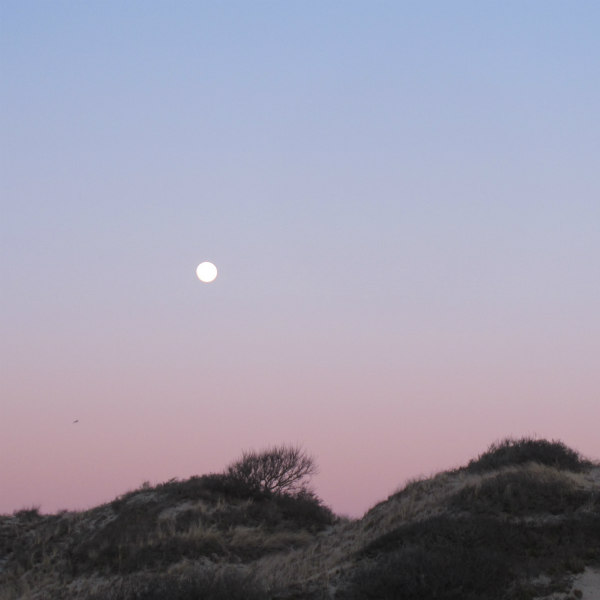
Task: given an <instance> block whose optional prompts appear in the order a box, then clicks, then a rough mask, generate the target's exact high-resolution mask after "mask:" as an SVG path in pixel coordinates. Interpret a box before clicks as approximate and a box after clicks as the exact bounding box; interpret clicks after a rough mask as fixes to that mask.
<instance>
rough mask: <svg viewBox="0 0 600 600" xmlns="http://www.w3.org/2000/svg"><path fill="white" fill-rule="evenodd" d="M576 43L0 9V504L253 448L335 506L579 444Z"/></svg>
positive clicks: (594, 285)
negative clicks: (304, 456) (497, 456)
mask: <svg viewBox="0 0 600 600" xmlns="http://www.w3.org/2000/svg"><path fill="white" fill-rule="evenodd" d="M599 28H600V4H599V3H598V2H595V1H585V0H582V1H578V2H566V1H560V2H557V1H553V0H539V1H537V0H527V1H522V0H519V1H513V0H502V1H501V2H500V1H498V2H492V1H490V2H480V1H479V0H477V1H475V0H472V1H465V0H457V1H455V2H445V1H431V2H408V1H407V2H391V1H390V2H386V1H377V2H371V1H368V2H367V1H361V2H358V1H354V0H351V1H343V2H342V1H332V0H326V1H322V0H320V1H312V0H308V1H306V2H275V1H264V0H256V1H254V2H246V1H244V2H241V1H233V0H232V1H228V2H216V1H215V2H208V1H205V2H184V1H181V0H179V1H176V2H157V1H144V2H139V1H132V2H127V3H124V2H116V1H110V0H107V1H103V2H100V1H90V2H65V1H56V2H42V1H38V2H32V1H28V0H18V1H13V0H1V2H0V67H1V73H0V74H1V77H0V80H1V81H0V100H1V106H0V127H1V129H0V139H1V142H0V151H1V157H0V158H1V160H0V169H1V170H0V202H1V210H0V252H1V256H2V259H1V261H0V307H1V314H0V327H1V329H0V369H1V372H0V386H1V398H0V402H1V404H0V513H11V512H12V511H14V510H17V509H20V508H24V507H30V506H40V507H41V510H42V512H54V511H57V510H62V509H69V510H70V509H85V508H88V507H92V506H95V505H97V504H99V503H102V502H107V501H110V500H112V499H113V498H114V497H115V496H117V495H119V494H122V493H125V492H126V491H129V490H132V489H135V488H137V487H139V486H140V485H141V484H142V483H143V482H145V481H149V482H150V483H159V482H162V481H166V480H168V479H171V478H173V477H177V478H187V477H190V476H192V475H198V474H203V473H209V472H218V471H221V470H222V469H224V468H225V467H226V466H227V465H228V464H229V463H230V462H231V461H233V460H236V459H237V458H239V457H240V455H241V453H242V451H243V450H248V449H258V450H259V449H263V448H266V447H268V446H271V445H274V444H281V443H286V444H299V445H302V446H303V447H304V448H305V449H306V450H307V452H309V453H310V454H312V455H313V456H314V457H315V459H316V461H317V463H318V466H319V471H320V472H319V475H318V476H317V477H315V478H314V479H313V482H312V483H313V486H314V488H315V490H316V492H317V493H318V495H319V496H320V497H321V498H322V499H323V500H324V502H325V503H326V504H328V505H329V506H331V507H332V508H333V509H334V511H336V512H337V513H338V514H344V515H350V516H360V515H362V514H363V513H364V512H365V511H366V510H367V509H368V508H370V507H371V506H373V505H374V504H376V503H377V502H379V501H381V500H383V499H385V498H386V497H387V496H388V495H389V494H391V493H393V492H394V491H395V490H396V489H398V488H399V487H400V486H401V485H402V484H403V483H404V482H406V481H407V480H408V479H410V478H414V477H418V476H427V475H430V474H432V473H435V472H438V471H440V470H445V469H448V468H452V467H456V466H460V465H462V464H465V463H466V462H467V461H468V460H469V459H471V458H473V457H475V456H476V455H477V454H479V453H480V452H482V451H484V450H485V449H486V448H487V447H488V446H489V444H490V443H492V442H493V441H495V440H498V439H501V438H504V437H507V436H513V437H519V436H523V435H531V436H537V437H541V438H548V439H560V440H562V441H563V442H564V443H566V444H567V445H569V446H571V447H573V448H575V449H576V450H578V451H580V452H582V453H583V454H584V455H586V456H589V457H591V458H595V459H598V458H600V436H599V435H598V422H600V396H599V389H600V310H599V307H600V178H599V173H600V120H599V119H598V106H600V77H598V64H599V62H598V61H599V58H600V37H599V36H598V30H599ZM205 260H208V261H212V262H214V263H215V264H216V265H217V267H218V269H219V276H218V278H217V279H216V280H215V281H214V282H213V283H211V284H204V283H201V282H200V281H199V280H198V279H197V278H196V275H195V269H196V266H197V265H198V263H200V262H202V261H205ZM76 419H77V420H78V421H79V422H78V423H73V421H74V420H76Z"/></svg>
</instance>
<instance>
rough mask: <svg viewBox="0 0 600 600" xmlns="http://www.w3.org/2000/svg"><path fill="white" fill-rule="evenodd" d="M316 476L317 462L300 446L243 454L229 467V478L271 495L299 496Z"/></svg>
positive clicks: (252, 451) (275, 447) (227, 474)
mask: <svg viewBox="0 0 600 600" xmlns="http://www.w3.org/2000/svg"><path fill="white" fill-rule="evenodd" d="M316 473H317V466H316V464H315V461H314V459H313V458H312V457H311V456H309V455H307V454H306V453H305V452H304V450H302V448H300V447H298V446H273V447H272V448H269V449H267V450H263V451H262V452H256V451H254V450H251V451H247V452H244V453H243V454H242V458H241V459H240V460H238V461H236V462H234V463H232V464H231V465H229V467H228V468H227V471H226V476H227V477H228V478H230V479H231V480H233V481H236V482H240V483H241V484H242V485H244V486H245V487H247V488H248V489H249V490H253V491H262V492H266V493H269V494H277V495H280V494H298V493H300V492H302V491H305V490H306V484H307V481H306V480H307V479H309V478H310V477H311V476H312V475H315V474H316Z"/></svg>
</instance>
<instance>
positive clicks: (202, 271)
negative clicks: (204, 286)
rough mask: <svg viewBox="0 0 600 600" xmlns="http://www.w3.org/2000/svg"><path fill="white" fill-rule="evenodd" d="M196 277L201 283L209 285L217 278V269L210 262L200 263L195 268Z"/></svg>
mask: <svg viewBox="0 0 600 600" xmlns="http://www.w3.org/2000/svg"><path fill="white" fill-rule="evenodd" d="M196 275H197V276H198V279H199V280H200V281H202V282H203V283H211V282H213V281H214V280H215V279H216V278H217V267H215V265H213V264H212V263H211V262H201V263H200V264H199V265H198V266H197V267H196Z"/></svg>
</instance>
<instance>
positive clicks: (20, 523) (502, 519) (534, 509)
mask: <svg viewBox="0 0 600 600" xmlns="http://www.w3.org/2000/svg"><path fill="white" fill-rule="evenodd" d="M527 448H528V447H526V449H527ZM534 449H535V451H536V452H537V451H538V450H539V448H538V447H537V446H535V447H534ZM516 450H517V454H518V459H519V460H518V462H517V463H516V464H503V465H502V466H501V467H499V468H496V469H480V468H476V469H468V468H463V469H456V470H453V471H448V472H444V473H439V474H437V475H434V476H432V477H429V478H424V479H419V480H413V481H409V482H408V483H407V484H406V485H405V486H404V487H403V488H402V489H401V490H399V491H398V492H396V493H394V494H392V495H391V496H390V497H389V498H388V499H387V500H386V501H384V502H381V503H379V504H378V505H376V506H374V507H373V508H372V509H371V510H370V511H369V512H368V513H367V514H365V516H364V517H363V518H362V519H357V520H352V519H347V518H346V519H337V520H335V522H332V519H331V518H330V517H331V515H330V513H327V511H324V510H322V507H320V506H319V505H318V504H317V503H316V502H315V500H314V498H311V497H306V498H304V499H300V498H299V499H293V498H285V497H273V496H268V495H267V496H260V495H251V496H247V497H244V495H243V493H242V492H243V490H242V492H241V491H240V490H239V489H237V488H234V489H233V490H230V489H229V488H228V487H227V485H228V484H227V482H226V481H225V482H224V481H223V480H222V478H221V479H220V478H219V477H213V476H210V477H207V478H200V477H198V478H192V479H190V480H187V481H183V482H177V481H173V480H172V481H169V482H167V483H166V484H162V485H159V486H156V487H155V488H150V487H148V486H146V487H144V488H142V489H140V490H134V491H132V492H128V493H127V494H124V495H123V496H121V497H120V498H118V499H116V500H115V501H113V502H111V503H109V504H106V505H103V506H100V507H97V508H95V509H92V510H89V511H85V512H80V513H77V512H66V511H65V512H62V513H59V514H57V515H46V516H42V515H39V513H38V512H37V511H36V510H35V509H27V510H24V511H20V512H19V513H18V514H16V515H13V516H0V590H1V591H0V600H17V599H19V600H46V599H47V598H52V599H53V600H74V599H77V600H100V599H101V600H134V599H141V598H144V599H146V598H148V599H152V598H155V597H156V598H160V600H170V599H173V600H184V599H186V598H197V597H202V598H204V597H205V596H204V595H200V594H201V591H202V590H204V589H211V590H212V592H210V594H212V596H210V595H209V596H206V598H215V599H221V598H223V599H224V598H228V600H229V599H232V598H237V597H238V595H236V594H238V592H239V593H242V592H240V590H241V589H243V587H244V586H246V588H247V589H248V590H250V591H249V592H248V593H249V594H251V596H248V598H250V597H252V598H256V599H257V600H263V599H264V600H267V599H268V598H270V599H271V600H275V599H284V598H286V599H289V600H292V599H293V598H295V599H300V598H303V599H306V600H309V599H310V600H323V599H325V598H333V597H334V595H335V597H336V598H337V599H338V600H345V599H348V600H350V599H352V600H355V599H357V598H364V597H368V596H369V594H371V595H372V594H375V596H373V597H377V598H378V599H379V598H380V599H382V600H383V599H384V598H388V597H389V598H397V597H403V598H404V597H406V598H415V599H421V598H423V599H425V598H430V597H431V595H432V594H433V593H434V592H435V593H438V592H439V594H442V595H440V596H439V597H440V599H441V600H442V599H445V600H449V599H450V598H454V596H452V595H451V593H450V592H448V591H446V592H444V591H443V590H450V589H451V587H452V585H454V584H455V583H456V582H454V583H453V581H454V580H452V579H451V578H450V579H448V577H446V578H445V579H444V577H445V576H440V577H438V576H437V575H436V576H433V575H432V573H437V572H438V571H440V570H441V571H442V575H443V572H445V571H447V572H448V573H461V569H462V568H463V566H464V565H466V566H467V571H465V573H463V575H462V577H463V578H464V579H465V581H467V580H469V577H471V576H470V575H469V573H475V572H479V573H485V577H479V579H477V578H475V579H473V581H472V585H473V586H474V589H477V590H479V591H478V592H477V593H476V594H475V595H474V596H473V595H471V596H469V595H468V594H466V593H465V594H464V596H463V597H460V596H459V597H460V598H461V600H466V599H467V598H471V597H472V598H477V600H491V599H492V598H496V597H498V598H500V596H494V595H493V594H490V593H488V592H486V591H485V585H486V581H487V580H488V579H489V580H494V578H495V581H496V582H498V585H501V584H500V583H499V582H504V583H502V585H505V586H507V585H508V583H506V582H507V581H508V580H509V579H510V578H512V579H510V581H512V583H511V584H510V585H511V586H512V587H510V589H511V590H512V591H511V593H512V594H513V595H512V596H510V600H514V599H517V598H518V599H519V600H531V599H532V598H533V597H534V595H535V593H536V592H537V591H540V590H546V591H548V590H550V591H552V590H553V589H559V587H560V585H565V581H566V579H565V576H566V574H568V573H569V572H576V571H577V570H582V569H583V568H584V567H585V566H586V565H588V566H589V565H592V566H593V565H594V564H598V565H600V466H598V465H591V466H590V467H589V468H585V469H583V468H582V469H579V468H578V469H575V470H569V469H565V468H563V467H562V466H560V465H557V464H547V463H548V461H546V463H537V462H532V461H526V460H523V457H524V455H523V452H521V450H522V449H520V448H518V447H517V448H516ZM542 450H543V451H544V452H545V453H546V454H547V455H548V456H554V454H555V453H556V449H555V448H551V447H548V446H545V445H542ZM510 451H511V452H513V451H514V448H513V447H512V446H511V448H510ZM558 451H559V453H560V452H562V451H563V450H562V449H561V448H558ZM502 452H504V450H502ZM567 455H568V456H572V454H569V453H567ZM501 458H502V460H504V458H505V457H504V455H503V456H502V457H501ZM486 460H487V461H489V460H491V461H492V462H493V461H495V460H496V457H494V456H490V455H488V456H487V458H486ZM328 515H329V516H328ZM327 519H329V521H327ZM515 544H516V545H515ZM470 547H473V548H476V549H477V550H476V552H467V551H465V550H464V549H465V548H470ZM461 549H462V550H461ZM481 557H484V558H485V557H487V558H485V560H484V562H483V563H481V560H482V558H481ZM490 557H495V558H493V560H492V558H490ZM398 561H400V562H398ZM478 561H479V562H478ZM485 561H487V563H486V562H485ZM490 561H492V562H493V563H494V564H496V567H497V568H496V567H495V568H494V569H492V571H490V572H487V571H486V569H487V567H486V564H488V563H490ZM494 561H495V562H494ZM480 563H481V564H480ZM399 564H400V565H403V566H402V569H404V570H402V569H400V571H399V567H398V565H399ZM407 569H408V571H407ZM410 569H413V571H410ZM419 572H423V573H429V575H428V577H430V579H431V580H430V584H428V585H429V588H427V587H425V588H423V589H417V588H414V589H413V591H412V592H410V593H409V591H407V590H410V589H411V588H409V587H406V586H407V585H408V584H407V580H404V579H402V577H405V575H406V573H413V574H414V573H419ZM546 572H548V573H547V576H548V582H547V583H546V584H544V585H542V584H541V583H539V581H541V579H540V580H539V581H538V583H535V580H534V578H535V577H540V576H541V575H544V574H546ZM398 573H405V575H402V576H400V575H398ZM528 577H529V579H528ZM507 578H508V579H507ZM372 581H379V582H383V583H381V586H382V587H381V586H380V588H377V590H378V591H377V590H375V589H374V588H373V584H372V583H371V582H372ZM519 582H520V583H519ZM528 582H529V583H528ZM436 585H437V586H438V587H437V588H436V587H435V586H436ZM386 586H387V587H386ZM394 586H396V587H394ZM398 586H400V587H398ZM402 586H404V587H402ZM477 586H479V587H477ZM156 590H163V592H161V594H162V596H156V594H158V592H157V591H156ZM369 590H370V591H369ZM390 590H391V591H390ZM394 590H396V591H394ZM398 590H404V591H402V594H403V595H402V594H400V592H398ZM415 590H416V591H415ZM436 590H437V591H436ZM413 592H414V593H413ZM203 593H204V592H202V594H203ZM474 593H475V592H474ZM140 594H141V595H140ZM152 594H154V595H152ZM386 594H387V595H386ZM398 594H400V595H398ZM407 594H408V595H407ZM410 594H413V595H410ZM444 594H445V595H444ZM477 594H478V595H477ZM239 597H240V598H245V596H243V595H241V596H239ZM508 598H509V597H507V599H506V600H508ZM501 600H505V598H504V597H503V598H502V599H501Z"/></svg>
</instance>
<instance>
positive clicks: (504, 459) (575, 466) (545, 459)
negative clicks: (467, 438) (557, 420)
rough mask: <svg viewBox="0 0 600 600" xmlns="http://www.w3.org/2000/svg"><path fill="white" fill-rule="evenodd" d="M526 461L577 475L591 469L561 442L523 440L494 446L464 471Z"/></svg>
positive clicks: (480, 469)
mask: <svg viewBox="0 0 600 600" xmlns="http://www.w3.org/2000/svg"><path fill="white" fill-rule="evenodd" d="M527 462H535V463H538V464H541V465H547V466H549V467H554V468H556V469H566V470H569V471H574V472H577V473H579V472H581V471H584V470H585V469H589V468H590V467H591V466H592V463H591V462H590V461H589V460H586V459H584V458H582V456H581V455H580V454H579V453H578V452H576V451H575V450H572V449H571V448H568V447H567V446H565V445H564V444H563V443H562V442H560V441H556V440H552V441H548V440H538V439H533V438H527V437H524V438H520V439H518V440H515V439H512V438H506V439H504V440H502V441H500V442H495V443H493V444H492V445H491V446H490V447H489V448H488V449H487V450H486V451H485V452H484V453H483V454H481V455H480V456H479V457H478V458H476V459H474V460H471V461H470V462H469V464H468V465H467V466H466V470H467V471H468V472H470V473H482V472H485V471H492V470H495V469H501V468H502V467H507V466H511V465H513V466H514V465H521V464H524V463H527Z"/></svg>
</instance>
